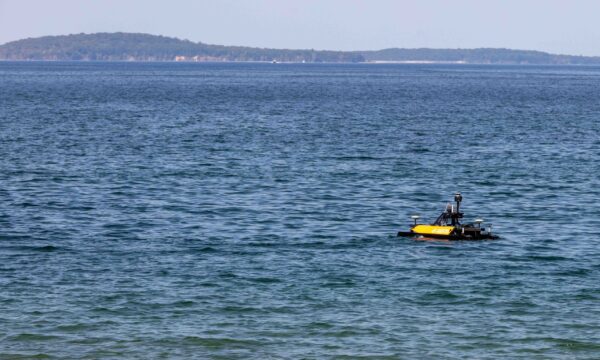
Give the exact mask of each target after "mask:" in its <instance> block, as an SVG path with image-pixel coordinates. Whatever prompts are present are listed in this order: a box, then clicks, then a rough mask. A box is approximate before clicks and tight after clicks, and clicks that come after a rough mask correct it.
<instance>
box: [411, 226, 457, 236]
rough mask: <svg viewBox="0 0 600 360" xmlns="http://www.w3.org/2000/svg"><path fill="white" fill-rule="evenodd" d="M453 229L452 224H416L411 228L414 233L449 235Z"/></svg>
mask: <svg viewBox="0 0 600 360" xmlns="http://www.w3.org/2000/svg"><path fill="white" fill-rule="evenodd" d="M454 229H455V227H454V226H439V225H416V226H414V227H413V228H412V229H411V230H412V232H414V233H415V234H421V235H433V236H450V234H452V232H453V231H454Z"/></svg>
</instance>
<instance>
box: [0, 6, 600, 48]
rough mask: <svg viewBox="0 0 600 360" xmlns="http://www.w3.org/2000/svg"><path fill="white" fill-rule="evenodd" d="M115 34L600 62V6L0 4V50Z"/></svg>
mask: <svg viewBox="0 0 600 360" xmlns="http://www.w3.org/2000/svg"><path fill="white" fill-rule="evenodd" d="M113 31H126V32H144V33H151V34H160V35H167V36H174V37H179V38H185V39H189V40H192V41H202V42H206V43H211V44H223V45H247V46H258V47H274V48H314V49H336V50H337V49H340V50H369V49H382V48H387V47H409V48H414V47H434V48H459V47H460V48H472V47H507V48H514V49H534V50H543V51H549V52H553V53H565V54H574V55H579V54H581V55H600V0H571V1H567V0H560V1H559V0H478V1H475V0H413V1H401V0H362V1H359V0H237V1H234V0H212V1H209V0H196V1H194V0H189V1H188V0H163V1H159V0H0V44H1V43H5V42H8V41H12V40H18V39H21V38H26V37H35V36H42V35H62V34H70V33H80V32H85V33H90V32H113Z"/></svg>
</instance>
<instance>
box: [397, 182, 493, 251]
mask: <svg viewBox="0 0 600 360" xmlns="http://www.w3.org/2000/svg"><path fill="white" fill-rule="evenodd" d="M454 201H456V207H455V206H454V205H452V204H450V203H448V205H446V211H444V212H443V213H442V214H441V215H440V216H438V218H437V220H436V221H435V222H434V223H433V224H430V225H427V224H417V219H419V216H418V215H413V216H411V218H412V219H413V220H414V221H415V223H414V225H413V226H412V227H411V228H410V231H400V232H398V236H410V237H422V238H436V239H448V240H484V239H497V238H498V236H495V235H492V225H491V224H490V225H489V226H487V227H483V226H482V225H481V224H482V223H483V220H482V219H475V221H474V223H475V224H461V222H460V219H462V218H463V213H461V212H460V202H461V201H462V195H461V194H460V193H456V194H454Z"/></svg>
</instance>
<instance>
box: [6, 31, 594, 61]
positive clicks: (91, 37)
mask: <svg viewBox="0 0 600 360" xmlns="http://www.w3.org/2000/svg"><path fill="white" fill-rule="evenodd" d="M0 60H97V61H279V62H459V63H470V64H600V57H586V56H570V55H553V54H548V53H545V52H541V51H529V50H510V49H491V48H482V49H398V48H394V49H384V50H378V51H316V50H288V49H262V48H252V47H243V46H222V45H209V44H204V43H201V42H198V43H195V42H192V41H189V40H180V39H176V38H170V37H165V36H156V35H148V34H132V33H97V34H76V35H64V36H44V37H39V38H30V39H24V40H18V41H13V42H9V43H6V44H4V45H0Z"/></svg>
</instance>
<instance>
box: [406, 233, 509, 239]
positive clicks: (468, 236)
mask: <svg viewBox="0 0 600 360" xmlns="http://www.w3.org/2000/svg"><path fill="white" fill-rule="evenodd" d="M396 236H399V237H412V238H418V237H422V238H425V239H444V240H495V239H498V238H499V237H498V236H496V235H477V236H471V235H466V236H465V235H423V234H417V233H414V232H411V231H399V232H398V234H397V235H396Z"/></svg>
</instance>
